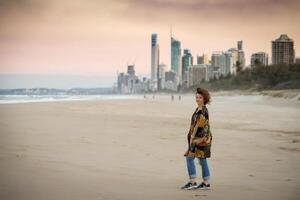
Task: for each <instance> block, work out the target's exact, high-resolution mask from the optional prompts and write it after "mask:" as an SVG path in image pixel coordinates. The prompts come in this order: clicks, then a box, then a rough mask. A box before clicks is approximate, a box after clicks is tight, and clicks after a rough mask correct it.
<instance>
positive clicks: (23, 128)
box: [0, 95, 300, 200]
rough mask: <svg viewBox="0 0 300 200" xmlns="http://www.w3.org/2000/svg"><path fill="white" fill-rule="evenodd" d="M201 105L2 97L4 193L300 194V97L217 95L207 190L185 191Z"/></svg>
mask: <svg viewBox="0 0 300 200" xmlns="http://www.w3.org/2000/svg"><path fill="white" fill-rule="evenodd" d="M195 108H196V104H195V100H194V96H193V95H184V96H182V98H181V101H179V100H178V98H177V96H175V100H174V101H173V102H172V101H171V98H170V96H168V95H160V96H156V97H155V99H152V98H148V99H128V100H126V99H124V100H98V101H72V102H40V103H19V104H2V105H0V127H1V128H0V137H1V139H0V199H3V200H10V199H11V200H18V199H20V200H21V199H22V200H27V199H28V200H35V199H36V200H48V199H49V200H52V199H55V200H58V199H64V200H65V199H72V200H76V199H78V200H79V199H93V200H95V199H105V200H109V199H113V200H118V199H128V200H129V199H130V200H132V199H144V200H147V199H156V200H157V199H164V200H165V199H172V200H176V199H178V200H184V199H214V200H216V199H222V200H224V199H249V200H250V199H251V200H253V199H256V200H257V199H267V198H268V199H272V200H275V199H280V200H282V199H295V200H296V199H299V196H300V192H299V191H300V179H299V178H300V124H299V121H300V103H299V101H291V100H288V99H276V98H272V97H267V96H258V95H234V96H213V101H212V103H211V104H210V105H208V109H209V114H210V123H211V129H212V134H213V144H212V157H211V158H209V159H208V165H209V167H210V171H211V181H210V182H211V185H212V189H211V190H208V191H202V190H193V191H187V190H181V189H180V186H182V185H183V184H185V183H186V182H187V181H188V174H187V170H186V165H185V157H184V156H183V154H184V152H185V151H186V149H187V141H186V135H187V132H188V129H189V125H190V118H191V115H192V113H193V112H194V110H195ZM195 161H196V160H195ZM197 174H198V180H197V181H198V182H200V181H201V168H200V166H199V163H197Z"/></svg>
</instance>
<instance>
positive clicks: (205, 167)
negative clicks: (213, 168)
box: [199, 158, 210, 184]
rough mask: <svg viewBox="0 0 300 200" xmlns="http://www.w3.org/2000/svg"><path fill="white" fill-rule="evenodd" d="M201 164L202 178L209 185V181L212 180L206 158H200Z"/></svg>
mask: <svg viewBox="0 0 300 200" xmlns="http://www.w3.org/2000/svg"><path fill="white" fill-rule="evenodd" d="M199 163H200V165H201V168H202V178H203V182H204V183H206V184H207V183H208V180H209V179H210V172H209V168H208V164H207V159H206V158H199Z"/></svg>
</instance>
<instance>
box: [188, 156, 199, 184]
mask: <svg viewBox="0 0 300 200" xmlns="http://www.w3.org/2000/svg"><path fill="white" fill-rule="evenodd" d="M185 158H186V166H187V170H188V174H189V177H190V180H191V182H192V183H194V182H196V180H195V179H196V177H197V175H196V167H195V163H194V159H195V157H188V156H186V157H185Z"/></svg>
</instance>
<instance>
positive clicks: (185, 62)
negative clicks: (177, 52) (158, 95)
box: [182, 49, 193, 87]
mask: <svg viewBox="0 0 300 200" xmlns="http://www.w3.org/2000/svg"><path fill="white" fill-rule="evenodd" d="M183 54H184V55H183V56H182V85H183V86H184V87H187V86H188V85H187V79H188V71H189V66H191V65H193V56H192V54H191V52H190V50H189V49H184V50H183Z"/></svg>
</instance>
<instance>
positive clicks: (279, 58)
mask: <svg viewBox="0 0 300 200" xmlns="http://www.w3.org/2000/svg"><path fill="white" fill-rule="evenodd" d="M294 62H295V50H294V41H293V40H292V39H291V38H289V37H288V36H287V35H286V34H282V35H280V37H279V38H277V39H276V40H275V41H272V64H292V63H294Z"/></svg>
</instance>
